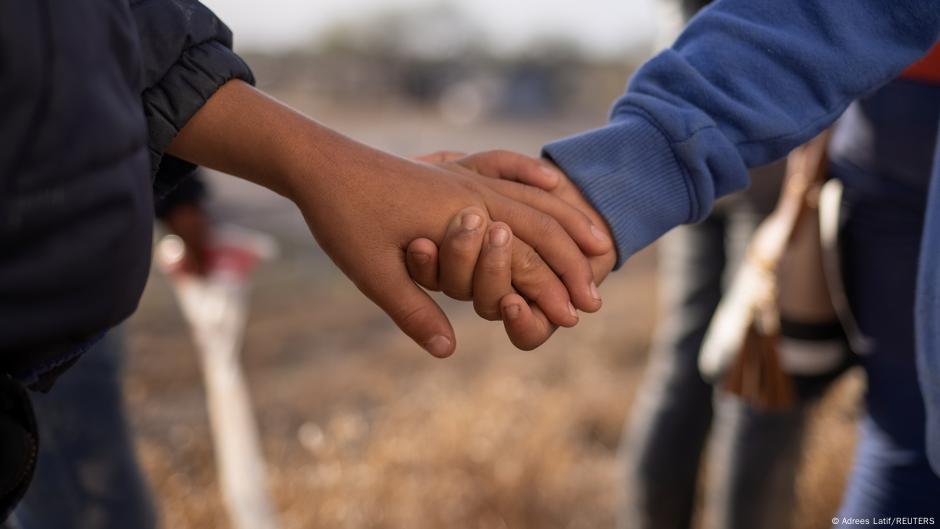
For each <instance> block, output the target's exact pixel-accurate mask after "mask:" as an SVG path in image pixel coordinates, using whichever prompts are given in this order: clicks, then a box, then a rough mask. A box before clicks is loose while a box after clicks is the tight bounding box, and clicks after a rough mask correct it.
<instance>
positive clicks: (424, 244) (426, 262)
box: [405, 239, 440, 290]
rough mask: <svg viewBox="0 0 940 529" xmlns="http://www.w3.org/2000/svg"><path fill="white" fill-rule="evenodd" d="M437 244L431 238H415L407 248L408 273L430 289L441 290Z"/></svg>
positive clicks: (406, 262)
mask: <svg viewBox="0 0 940 529" xmlns="http://www.w3.org/2000/svg"><path fill="white" fill-rule="evenodd" d="M437 262H438V258H437V245H436V244H434V241H432V240H431V239H415V240H413V241H411V243H410V244H409V245H408V248H407V249H406V250H405V264H406V265H407V266H408V275H410V276H411V279H414V280H415V282H416V283H418V284H419V285H421V286H422V287H424V288H426V289H428V290H440V287H439V285H438V281H437Z"/></svg>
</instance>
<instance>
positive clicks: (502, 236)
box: [490, 228, 509, 246]
mask: <svg viewBox="0 0 940 529" xmlns="http://www.w3.org/2000/svg"><path fill="white" fill-rule="evenodd" d="M508 242H509V231H508V230H506V229H505V228H494V229H493V231H492V232H490V244H492V245H493V246H506V243H508Z"/></svg>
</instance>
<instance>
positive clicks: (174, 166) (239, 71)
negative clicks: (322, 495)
mask: <svg viewBox="0 0 940 529" xmlns="http://www.w3.org/2000/svg"><path fill="white" fill-rule="evenodd" d="M131 9H132V11H133V14H134V19H135V20H136V22H137V29H138V33H139V37H140V53H141V60H142V67H143V79H142V82H143V92H142V98H143V105H144V112H145V114H146V117H147V126H148V131H149V148H150V161H151V167H152V173H153V177H154V194H155V195H156V198H157V199H159V198H161V197H162V196H165V195H166V193H168V192H169V191H170V190H172V189H173V188H174V187H175V186H176V185H177V184H178V183H179V181H180V180H182V179H183V178H185V177H186V176H187V175H189V174H191V173H192V171H193V169H194V166H193V165H191V164H189V163H186V162H183V161H181V160H179V159H177V158H174V157H172V156H167V155H165V152H166V149H167V147H168V146H169V145H170V143H171V142H172V141H173V139H174V138H175V137H176V135H177V134H178V133H179V131H180V129H182V128H183V127H184V126H185V125H186V123H187V122H188V121H189V120H190V118H192V116H193V115H194V114H195V113H196V112H197V111H198V110H199V109H200V108H202V105H203V104H205V102H206V101H207V100H208V99H209V98H210V97H212V94H214V93H215V91H216V90H218V89H219V87H221V86H222V85H223V84H225V83H227V82H228V81H230V80H232V79H241V80H243V81H246V82H248V83H251V84H254V77H253V76H252V73H251V70H250V69H249V68H248V65H247V64H245V61H243V60H242V59H241V58H240V57H239V56H238V55H236V54H235V53H234V52H233V51H232V32H231V31H230V30H229V28H228V27H226V26H225V24H224V23H222V21H221V20H219V18H218V17H217V16H215V14H214V13H213V12H212V11H210V10H209V9H208V8H207V7H206V6H204V5H202V4H201V3H199V2H197V1H195V0H132V1H131Z"/></svg>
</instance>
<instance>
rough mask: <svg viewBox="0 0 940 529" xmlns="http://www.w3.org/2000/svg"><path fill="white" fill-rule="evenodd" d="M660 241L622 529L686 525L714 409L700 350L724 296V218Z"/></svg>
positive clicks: (628, 436) (627, 443) (627, 450)
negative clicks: (656, 299) (653, 324)
mask: <svg viewBox="0 0 940 529" xmlns="http://www.w3.org/2000/svg"><path fill="white" fill-rule="evenodd" d="M658 249H659V263H660V265H659V266H660V273H659V288H660V296H661V301H660V307H661V311H662V317H661V320H660V324H659V326H658V329H657V333H656V337H655V339H654V347H653V353H652V356H651V358H650V364H649V367H648V368H647V372H646V375H645V379H644V381H643V384H642V385H641V387H640V388H639V390H638V392H637V397H636V401H635V402H634V404H633V409H632V412H631V416H630V419H629V421H628V423H627V427H626V430H625V432H624V438H623V445H622V448H621V452H622V459H623V462H624V465H625V472H626V475H625V479H626V498H625V500H626V501H625V504H624V509H623V511H622V513H621V517H620V526H621V527H623V528H624V529H645V528H654V529H687V528H688V527H689V525H690V521H691V518H692V509H693V504H694V497H695V486H696V483H697V476H698V468H699V459H700V455H701V452H702V448H703V446H704V444H705V439H706V436H707V435H708V428H709V424H710V422H711V414H712V410H711V398H712V388H711V386H710V385H709V384H707V383H705V381H703V380H702V378H701V376H700V375H699V372H698V351H699V348H700V346H701V343H702V338H703V336H704V333H705V329H706V328H707V325H708V322H709V320H710V319H711V316H712V313H713V312H714V310H715V307H716V306H717V304H718V300H719V298H720V296H721V276H722V271H723V270H724V265H725V259H724V222H723V221H722V220H721V219H719V218H717V217H715V216H712V217H710V218H709V219H707V220H705V221H704V222H703V223H701V224H697V225H694V226H681V227H679V228H676V229H675V230H673V231H672V232H670V233H669V234H668V235H666V237H664V238H663V239H662V241H661V242H660V243H659V247H658Z"/></svg>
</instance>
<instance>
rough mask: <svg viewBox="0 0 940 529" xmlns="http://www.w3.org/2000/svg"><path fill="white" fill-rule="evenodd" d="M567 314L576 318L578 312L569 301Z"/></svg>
mask: <svg viewBox="0 0 940 529" xmlns="http://www.w3.org/2000/svg"><path fill="white" fill-rule="evenodd" d="M568 313H570V314H571V315H572V316H574V317H575V318H577V317H578V310H577V309H575V308H574V305H572V304H571V302H570V301H569V302H568Z"/></svg>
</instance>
